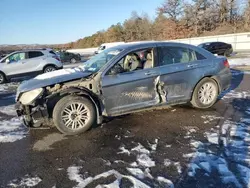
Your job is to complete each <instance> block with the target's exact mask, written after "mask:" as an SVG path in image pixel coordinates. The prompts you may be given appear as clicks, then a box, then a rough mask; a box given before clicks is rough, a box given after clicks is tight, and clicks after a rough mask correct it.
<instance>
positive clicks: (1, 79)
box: [0, 72, 6, 84]
mask: <svg viewBox="0 0 250 188" xmlns="http://www.w3.org/2000/svg"><path fill="white" fill-rule="evenodd" d="M5 82H6V79H5V75H4V74H3V73H1V72H0V84H4V83H5Z"/></svg>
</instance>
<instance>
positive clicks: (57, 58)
mask: <svg viewBox="0 0 250 188" xmlns="http://www.w3.org/2000/svg"><path fill="white" fill-rule="evenodd" d="M52 57H53V58H55V59H56V60H57V61H61V59H60V58H59V57H58V56H56V55H54V56H52Z"/></svg>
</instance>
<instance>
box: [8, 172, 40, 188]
mask: <svg viewBox="0 0 250 188" xmlns="http://www.w3.org/2000/svg"><path fill="white" fill-rule="evenodd" d="M41 181H42V180H41V178H39V177H30V176H29V175H25V176H24V177H23V178H22V179H21V180H20V181H19V180H17V179H15V180H12V181H11V182H10V183H9V184H8V186H10V187H34V186H36V185H38V184H39V183H40V182H41Z"/></svg>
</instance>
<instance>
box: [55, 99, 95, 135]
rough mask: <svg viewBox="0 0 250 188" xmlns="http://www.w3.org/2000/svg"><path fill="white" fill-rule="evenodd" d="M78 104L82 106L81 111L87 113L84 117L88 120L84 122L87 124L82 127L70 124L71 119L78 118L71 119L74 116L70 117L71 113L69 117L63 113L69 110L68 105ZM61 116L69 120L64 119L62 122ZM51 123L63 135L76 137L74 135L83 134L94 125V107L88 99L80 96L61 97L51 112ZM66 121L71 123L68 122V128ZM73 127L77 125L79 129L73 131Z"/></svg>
mask: <svg viewBox="0 0 250 188" xmlns="http://www.w3.org/2000/svg"><path fill="white" fill-rule="evenodd" d="M78 103H79V104H82V105H83V106H84V109H83V110H87V111H88V112H87V113H86V114H87V115H86V116H88V118H89V119H87V120H86V121H87V122H86V124H85V125H84V126H83V127H80V124H79V123H76V124H73V123H71V122H72V121H73V120H72V118H74V119H75V118H78V116H77V117H72V116H74V115H72V113H71V115H68V114H66V112H65V111H66V109H69V106H70V105H72V104H78ZM79 104H78V106H77V109H78V107H79ZM70 108H71V107H70ZM75 108H76V106H75ZM71 109H72V108H71ZM69 114H70V113H69ZM62 116H64V117H65V116H68V117H66V118H70V119H68V120H65V119H64V120H63V117H62ZM69 116H70V117H69ZM81 120H82V119H81ZM53 121H54V124H55V126H56V128H57V129H58V130H59V131H60V132H61V133H63V134H66V135H76V134H80V133H83V132H85V131H87V130H88V129H89V128H90V127H91V126H92V125H94V124H95V123H96V110H95V106H94V105H93V103H92V102H91V101H90V100H89V99H87V98H85V97H81V96H66V97H63V98H62V99H60V100H59V101H58V102H57V103H56V105H55V108H54V110H53ZM68 121H71V122H69V124H68V125H69V126H66V124H67V122H68ZM76 121H77V120H76ZM78 122H79V121H78ZM81 123H82V122H81ZM84 123H85V121H84ZM74 125H76V126H77V125H79V127H78V128H76V129H73V126H74ZM69 127H71V128H69Z"/></svg>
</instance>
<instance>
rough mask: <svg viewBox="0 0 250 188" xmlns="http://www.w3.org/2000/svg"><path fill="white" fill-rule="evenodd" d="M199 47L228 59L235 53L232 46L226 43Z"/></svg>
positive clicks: (207, 43) (203, 44)
mask: <svg viewBox="0 0 250 188" xmlns="http://www.w3.org/2000/svg"><path fill="white" fill-rule="evenodd" d="M198 46H199V47H201V48H204V49H205V50H207V51H209V52H211V53H213V54H218V55H223V56H226V57H229V56H230V55H231V54H232V53H233V47H232V45H231V44H227V43H224V42H206V43H202V44H200V45H198Z"/></svg>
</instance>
